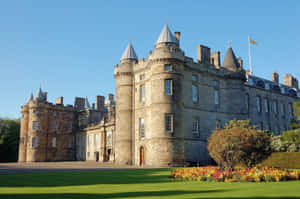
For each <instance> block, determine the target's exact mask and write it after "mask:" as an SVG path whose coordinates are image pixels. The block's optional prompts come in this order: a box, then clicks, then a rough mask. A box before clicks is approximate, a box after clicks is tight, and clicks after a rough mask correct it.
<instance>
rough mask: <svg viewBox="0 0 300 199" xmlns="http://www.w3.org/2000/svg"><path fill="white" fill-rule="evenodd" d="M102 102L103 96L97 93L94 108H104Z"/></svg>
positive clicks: (103, 101)
mask: <svg viewBox="0 0 300 199" xmlns="http://www.w3.org/2000/svg"><path fill="white" fill-rule="evenodd" d="M104 103H105V97H104V96H101V95H98V96H96V109H97V110H103V109H104Z"/></svg>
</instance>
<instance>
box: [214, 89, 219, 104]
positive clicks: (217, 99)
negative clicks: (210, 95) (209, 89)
mask: <svg viewBox="0 0 300 199" xmlns="http://www.w3.org/2000/svg"><path fill="white" fill-rule="evenodd" d="M214 98H215V104H219V91H218V90H215V91H214Z"/></svg>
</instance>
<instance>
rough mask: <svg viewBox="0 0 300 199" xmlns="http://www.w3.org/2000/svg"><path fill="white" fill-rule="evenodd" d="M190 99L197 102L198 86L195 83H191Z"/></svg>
mask: <svg viewBox="0 0 300 199" xmlns="http://www.w3.org/2000/svg"><path fill="white" fill-rule="evenodd" d="M192 100H193V102H198V87H197V86H195V85H192Z"/></svg>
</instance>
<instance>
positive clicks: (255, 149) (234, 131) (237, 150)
mask: <svg viewBox="0 0 300 199" xmlns="http://www.w3.org/2000/svg"><path fill="white" fill-rule="evenodd" d="M270 143H271V136H270V135H269V134H268V133H267V132H266V131H263V130H257V128H256V126H251V125H250V121H249V120H231V121H229V123H227V124H226V125H225V127H224V128H223V129H216V130H215V131H213V133H212V134H211V136H210V137H209V139H208V146H207V149H208V151H209V154H210V156H211V157H212V158H213V159H214V160H215V161H216V162H217V164H218V165H219V166H221V167H222V168H229V169H230V168H233V167H234V166H235V165H237V164H242V165H244V166H253V165H256V164H257V163H259V162H261V161H262V160H264V159H266V158H267V157H268V156H269V155H270V154H271V145H270Z"/></svg>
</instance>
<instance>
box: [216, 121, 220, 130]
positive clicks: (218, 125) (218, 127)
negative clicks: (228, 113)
mask: <svg viewBox="0 0 300 199" xmlns="http://www.w3.org/2000/svg"><path fill="white" fill-rule="evenodd" d="M220 128H221V120H216V129H220Z"/></svg>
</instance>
